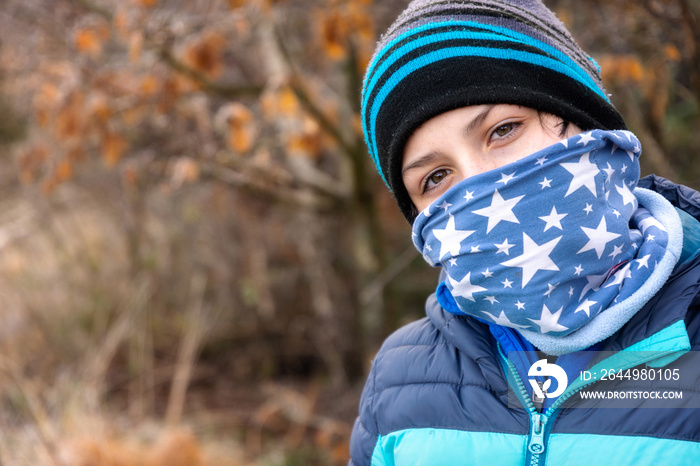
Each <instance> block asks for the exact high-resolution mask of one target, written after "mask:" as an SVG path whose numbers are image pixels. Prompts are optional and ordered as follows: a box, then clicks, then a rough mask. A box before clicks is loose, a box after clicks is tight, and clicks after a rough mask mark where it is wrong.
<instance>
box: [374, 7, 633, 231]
mask: <svg viewBox="0 0 700 466" xmlns="http://www.w3.org/2000/svg"><path fill="white" fill-rule="evenodd" d="M498 103H501V104H515V105H522V106H526V107H530V108H534V109H536V110H540V111H544V112H548V113H552V114H555V115H558V116H560V117H561V118H563V119H564V120H566V121H569V122H572V123H575V124H576V125H578V126H579V127H581V128H582V129H583V130H590V129H610V130H612V129H625V128H626V126H625V123H624V120H623V119H622V116H621V115H620V114H619V113H618V111H617V110H616V109H615V107H613V105H612V104H611V103H610V100H609V99H608V96H607V94H606V93H605V90H604V89H603V84H602V82H601V79H600V68H599V67H598V65H597V63H596V62H595V61H594V60H593V59H592V58H591V57H589V56H588V55H586V53H585V52H584V51H583V50H581V49H580V48H579V46H578V45H577V44H576V42H575V41H574V39H573V38H572V37H571V34H570V33H569V31H567V29H566V28H565V27H564V25H563V24H562V23H561V22H560V21H559V20H558V19H557V18H556V16H555V15H554V13H552V12H551V11H550V10H548V9H547V7H545V6H544V5H543V4H542V2H541V1H540V0H473V1H446V0H415V1H413V2H412V3H411V4H410V5H409V6H408V7H407V8H406V10H404V12H403V13H402V14H401V15H400V16H399V18H398V19H397V20H396V22H394V24H393V25H392V26H391V27H390V28H389V30H388V31H387V32H386V34H385V35H384V36H383V37H382V39H381V40H380V42H379V44H378V45H377V49H376V51H375V53H374V56H373V57H372V60H371V61H370V64H369V66H368V67H367V73H366V75H365V79H364V83H363V89H362V124H363V129H364V132H365V139H366V142H367V146H368V147H369V152H370V154H371V155H372V158H373V159H374V163H375V164H376V165H377V169H378V170H379V173H380V174H381V175H382V178H383V179H384V181H385V182H386V184H387V185H388V186H389V189H391V190H392V192H393V194H394V196H395V198H396V200H397V202H398V204H399V207H400V208H401V211H402V212H403V213H404V215H405V216H406V218H408V219H409V220H412V217H413V215H414V214H413V210H414V208H413V204H412V202H411V199H410V198H409V196H408V193H407V191H406V188H405V186H404V184H403V181H402V176H401V163H402V157H403V149H404V146H405V144H406V142H407V140H408V138H409V137H410V135H411V134H412V133H413V131H414V130H415V129H416V128H418V126H420V125H421V124H422V123H424V122H425V121H427V120H429V119H430V118H432V117H434V116H437V115H439V114H441V113H444V112H446V111H449V110H452V109H455V108H460V107H465V106H468V105H481V104H498Z"/></svg>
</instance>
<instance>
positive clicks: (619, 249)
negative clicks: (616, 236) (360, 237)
mask: <svg viewBox="0 0 700 466" xmlns="http://www.w3.org/2000/svg"><path fill="white" fill-rule="evenodd" d="M622 246H623V245H622V244H621V245H619V246H615V245H614V244H613V252H611V253H610V254H609V255H608V256H609V257H612V258H613V259H615V257H617V256H618V255H619V254H622Z"/></svg>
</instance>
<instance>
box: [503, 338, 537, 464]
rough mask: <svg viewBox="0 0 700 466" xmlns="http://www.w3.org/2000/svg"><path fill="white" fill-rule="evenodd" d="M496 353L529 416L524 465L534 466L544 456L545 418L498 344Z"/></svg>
mask: <svg viewBox="0 0 700 466" xmlns="http://www.w3.org/2000/svg"><path fill="white" fill-rule="evenodd" d="M498 353H499V354H500V356H501V357H502V358H503V360H504V361H505V362H506V364H507V365H508V370H509V371H510V373H511V375H512V376H513V380H514V382H515V385H516V387H517V389H518V391H519V395H520V396H519V398H520V401H521V402H522V403H523V405H525V408H526V409H527V411H528V413H529V414H530V440H529V442H528V445H527V450H528V460H529V461H526V464H529V465H530V466H536V465H538V464H539V463H540V458H541V456H542V455H543V454H544V450H545V439H544V434H545V427H546V426H547V416H546V415H544V414H542V413H539V412H538V411H537V409H535V405H534V404H533V403H532V400H531V399H530V395H529V394H528V392H527V390H526V389H525V385H524V384H523V381H522V379H521V378H520V376H519V375H518V371H517V369H516V368H515V366H514V364H513V363H512V362H511V361H510V360H509V359H508V358H506V357H505V355H504V354H503V350H502V349H501V344H500V343H499V344H498Z"/></svg>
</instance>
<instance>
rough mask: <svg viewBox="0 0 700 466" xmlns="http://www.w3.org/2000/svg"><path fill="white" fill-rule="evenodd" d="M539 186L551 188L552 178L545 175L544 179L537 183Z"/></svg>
mask: <svg viewBox="0 0 700 466" xmlns="http://www.w3.org/2000/svg"><path fill="white" fill-rule="evenodd" d="M538 184H539V185H540V186H542V189H544V188H551V187H552V180H550V179H549V178H547V177H546V176H545V177H544V180H542V181H540V182H539V183H538Z"/></svg>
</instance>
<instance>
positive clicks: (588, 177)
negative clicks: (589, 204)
mask: <svg viewBox="0 0 700 466" xmlns="http://www.w3.org/2000/svg"><path fill="white" fill-rule="evenodd" d="M589 156H590V152H586V153H585V154H583V155H582V156H581V158H580V159H579V161H578V162H577V163H562V164H560V165H561V166H562V167H563V168H564V169H565V170H566V171H568V172H569V173H571V174H572V175H574V178H573V179H572V180H571V184H570V185H569V189H568V190H567V191H566V194H564V197H566V196H568V195H569V194H571V193H573V192H574V191H576V190H577V189H578V188H580V187H582V186H583V187H586V188H587V189H588V190H589V191H590V192H591V194H593V195H594V196H596V197H598V196H597V195H596V186H595V176H596V175H597V174H598V167H597V166H596V164H594V163H591V162H590V161H589Z"/></svg>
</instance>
